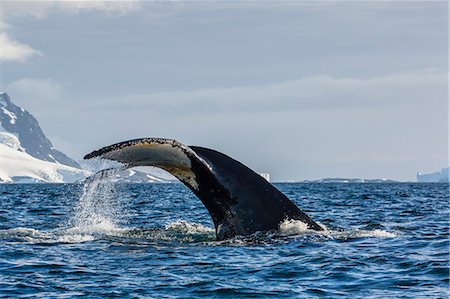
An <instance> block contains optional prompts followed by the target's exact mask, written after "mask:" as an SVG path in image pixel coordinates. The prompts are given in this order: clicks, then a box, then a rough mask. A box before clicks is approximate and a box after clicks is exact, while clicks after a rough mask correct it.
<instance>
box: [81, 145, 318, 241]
mask: <svg viewBox="0 0 450 299" xmlns="http://www.w3.org/2000/svg"><path fill="white" fill-rule="evenodd" d="M94 157H101V158H104V159H108V160H113V161H118V162H121V163H123V164H125V167H126V168H131V167H135V166H154V167H158V168H161V169H164V170H166V171H167V172H169V173H171V174H172V175H173V176H175V177H176V178H178V179H179V180H180V181H181V182H183V184H185V185H186V186H187V187H188V188H189V189H191V190H192V191H193V192H194V194H195V195H196V196H197V197H198V198H199V199H200V200H201V201H202V203H203V204H204V205H205V207H206V209H207V210H208V212H209V214H210V215H211V218H212V220H213V222H214V226H215V229H216V236H217V239H219V240H223V239H226V238H230V237H233V236H235V235H249V234H252V233H254V232H257V231H268V230H275V229H278V228H279V225H280V224H281V223H282V222H283V221H284V220H286V219H292V220H300V221H302V222H304V223H306V224H307V225H308V228H310V229H313V230H323V228H322V227H321V226H320V225H318V224H317V223H316V222H314V221H313V220H312V219H311V218H310V217H309V216H308V215H306V214H305V213H304V212H302V211H301V210H300V209H299V208H298V207H297V206H296V205H295V204H294V203H293V202H292V201H290V200H289V199H288V198H287V197H286V196H285V195H284V194H283V193H281V192H280V191H279V190H278V189H276V188H275V187H274V186H273V185H272V184H270V183H269V182H268V181H267V180H265V179H264V178H262V177H261V176H260V175H258V174H257V173H255V172H254V171H252V170H251V169H250V168H248V167H247V166H245V165H243V164H242V163H240V162H238V161H236V160H234V159H233V158H231V157H229V156H227V155H225V154H222V153H220V152H218V151H215V150H212V149H208V148H203V147H198V146H186V145H183V144H181V143H179V142H178V141H175V140H171V139H163V138H143V139H134V140H129V141H124V142H120V143H116V144H113V145H110V146H107V147H104V148H101V149H99V150H96V151H94V152H92V153H90V154H88V155H86V156H85V157H84V158H85V159H91V158H94Z"/></svg>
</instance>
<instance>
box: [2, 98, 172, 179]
mask: <svg viewBox="0 0 450 299" xmlns="http://www.w3.org/2000/svg"><path fill="white" fill-rule="evenodd" d="M86 163H87V162H86ZM83 165H84V164H83ZM85 166H86V167H83V168H85V169H86V170H83V169H82V167H81V166H80V165H79V164H78V163H77V162H76V161H75V160H73V159H71V158H69V157H67V156H66V155H65V154H63V153H62V152H60V151H58V150H57V149H55V147H54V146H53V145H52V143H51V141H50V140H49V139H48V138H47V137H46V136H45V135H44V133H43V132H42V130H41V128H40V126H39V123H38V121H37V120H36V118H34V117H33V115H31V114H30V113H29V112H28V111H26V110H24V109H23V108H21V107H19V106H17V105H15V104H14V103H13V102H12V101H11V98H10V97H9V96H8V95H7V94H6V93H1V94H0V183H2V182H3V183H39V182H41V183H72V182H77V181H81V180H83V179H85V178H86V177H87V176H89V175H91V174H92V173H95V172H96V171H97V170H98V169H91V167H88V165H85ZM108 180H109V181H111V182H120V183H165V182H171V181H172V180H173V178H170V177H167V176H166V175H164V174H163V173H161V172H160V171H158V170H157V169H154V170H150V171H140V170H138V169H128V170H124V171H121V172H119V173H117V174H115V175H114V176H112V177H110V178H108Z"/></svg>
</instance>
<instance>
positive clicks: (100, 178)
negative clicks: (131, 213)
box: [67, 161, 126, 235]
mask: <svg viewBox="0 0 450 299" xmlns="http://www.w3.org/2000/svg"><path fill="white" fill-rule="evenodd" d="M92 165H93V166H94V168H97V169H102V168H105V167H106V169H103V170H100V171H97V172H96V173H95V174H94V175H92V176H91V177H89V178H88V179H86V180H85V182H84V185H83V190H82V193H81V195H80V199H79V200H78V202H77V204H76V206H75V208H74V213H73V217H72V218H71V219H70V221H69V229H67V233H70V234H81V235H86V234H88V235H93V234H111V233H112V234H114V233H117V232H120V231H122V230H123V229H121V228H120V225H123V224H124V223H125V222H126V219H125V217H124V214H126V213H123V208H122V204H121V193H120V192H119V191H118V190H117V189H116V185H115V184H114V182H112V181H111V180H108V177H109V176H112V175H115V174H117V173H118V172H120V171H121V170H123V167H122V166H121V165H117V164H116V165H112V166H113V167H111V164H110V163H106V162H103V161H101V162H99V161H95V162H94V163H93V164H91V166H92Z"/></svg>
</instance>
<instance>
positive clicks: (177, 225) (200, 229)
mask: <svg viewBox="0 0 450 299" xmlns="http://www.w3.org/2000/svg"><path fill="white" fill-rule="evenodd" d="M165 230H166V231H170V232H176V233H183V234H208V233H214V229H212V228H211V227H207V226H204V225H202V224H199V223H193V222H188V221H185V220H177V221H174V222H170V223H168V224H167V225H166V227H165Z"/></svg>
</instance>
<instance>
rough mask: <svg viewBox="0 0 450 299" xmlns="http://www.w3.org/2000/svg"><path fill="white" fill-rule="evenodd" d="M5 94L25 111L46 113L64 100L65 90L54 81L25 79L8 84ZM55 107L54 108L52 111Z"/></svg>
mask: <svg viewBox="0 0 450 299" xmlns="http://www.w3.org/2000/svg"><path fill="white" fill-rule="evenodd" d="M4 92H6V93H8V94H9V95H10V96H11V98H12V99H13V101H14V102H15V103H17V104H18V105H20V106H22V107H23V108H24V109H27V110H29V111H31V112H32V113H33V112H34V111H39V112H44V111H45V110H48V108H49V106H48V105H54V104H55V103H58V102H59V101H61V100H62V93H63V88H62V86H61V85H60V84H59V83H57V82H55V81H54V80H52V79H35V78H23V79H20V80H17V81H14V82H12V83H10V84H8V85H7V86H6V87H5V89H4ZM54 108H55V107H53V106H52V109H54Z"/></svg>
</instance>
